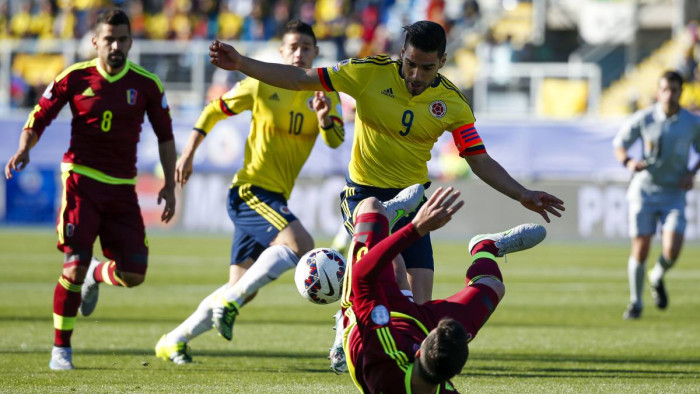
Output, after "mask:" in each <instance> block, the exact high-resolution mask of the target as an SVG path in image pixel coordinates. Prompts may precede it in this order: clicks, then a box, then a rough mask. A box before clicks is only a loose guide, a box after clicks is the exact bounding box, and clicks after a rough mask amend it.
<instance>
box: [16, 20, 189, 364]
mask: <svg viewBox="0 0 700 394" xmlns="http://www.w3.org/2000/svg"><path fill="white" fill-rule="evenodd" d="M131 43H132V39H131V27H130V23H129V18H128V17H127V15H126V14H125V13H124V12H123V11H121V10H111V11H107V12H105V13H103V14H101V15H100V17H99V19H98V20H97V23H96V27H95V36H94V37H93V38H92V44H93V46H94V47H95V49H96V51H97V58H96V59H94V60H90V61H86V62H82V63H76V64H74V65H72V66H70V67H69V68H67V69H66V70H65V71H63V72H62V73H61V74H60V75H59V76H57V77H56V79H55V80H54V81H53V82H52V83H51V85H49V87H48V88H47V89H46V91H45V92H44V94H43V95H42V97H41V99H40V100H39V104H37V105H36V106H35V107H34V110H33V111H32V112H31V114H30V115H29V119H28V120H27V123H26V124H25V126H24V130H23V131H22V134H21V137H20V142H19V149H18V150H17V152H16V153H15V155H14V156H12V158H10V160H9V161H8V162H7V165H6V166H5V177H6V178H7V179H10V178H12V171H13V170H14V171H20V170H22V169H24V167H26V166H27V164H29V151H30V149H31V148H32V147H33V146H34V145H35V144H36V143H37V141H38V140H39V138H40V137H41V135H42V133H43V132H44V130H45V129H46V127H47V126H48V125H49V124H50V123H51V121H52V120H53V119H54V118H55V117H56V115H58V113H59V112H60V110H61V108H63V106H64V105H66V103H68V104H69V105H70V109H71V112H72V114H73V122H72V127H71V141H70V147H69V148H68V151H67V152H66V153H65V154H64V155H63V160H62V162H61V172H62V175H61V180H62V183H63V194H62V197H61V207H60V211H59V214H58V220H57V222H58V223H57V226H56V228H57V232H58V249H59V250H60V251H62V252H63V253H64V255H65V257H64V262H63V272H62V275H61V277H60V278H59V279H58V284H57V285H56V288H55V290H54V302H53V304H54V306H53V317H54V318H53V321H54V331H55V336H54V347H53V350H52V351H51V362H50V363H49V367H50V368H51V369H55V370H65V369H73V368H74V367H73V360H72V349H71V342H70V340H71V335H72V333H73V327H74V325H75V320H76V316H77V314H78V309H79V308H80V310H81V312H82V313H83V315H86V316H87V315H89V314H90V313H92V311H93V310H94V308H95V305H96V303H97V290H98V289H99V287H98V284H99V283H106V284H109V285H112V286H122V287H132V286H136V285H139V284H141V283H142V282H143V280H144V278H145V275H146V268H147V266H148V240H147V238H146V232H145V227H144V223H143V218H142V217H141V211H140V209H139V205H138V200H137V196H136V190H135V185H136V145H137V143H138V141H139V134H140V132H141V124H142V123H143V118H144V114H147V115H148V119H149V121H150V122H151V125H152V126H153V129H154V130H155V133H156V135H157V137H158V142H159V145H158V148H159V153H160V161H161V164H162V166H163V171H164V173H165V186H164V187H163V188H162V189H161V190H160V193H159V194H158V203H159V204H160V202H161V201H165V208H164V210H163V214H162V215H161V220H163V222H166V223H167V222H168V221H170V219H171V218H172V217H173V215H174V214H175V177H174V172H175V160H176V153H175V142H174V141H173V132H172V122H171V119H170V109H169V108H168V103H167V101H166V99H165V93H164V91H163V85H162V84H161V82H160V80H159V79H158V77H157V76H155V75H154V74H152V73H150V72H148V71H146V70H145V69H143V68H142V67H141V66H138V65H136V64H134V63H132V62H130V61H129V60H128V59H127V54H128V52H129V49H130V48H131ZM97 236H99V237H100V243H101V245H102V251H103V254H104V256H105V257H107V258H108V259H110V261H106V262H99V261H97V260H93V262H92V264H91V260H92V248H93V244H94V242H95V239H96V238H97ZM81 293H82V294H81ZM81 300H82V305H81Z"/></svg>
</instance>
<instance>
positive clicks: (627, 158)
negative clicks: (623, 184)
mask: <svg viewBox="0 0 700 394" xmlns="http://www.w3.org/2000/svg"><path fill="white" fill-rule="evenodd" d="M630 160H632V158H630V157H625V160H622V166H623V167H627V163H629V162H630Z"/></svg>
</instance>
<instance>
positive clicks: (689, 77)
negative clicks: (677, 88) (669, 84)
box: [676, 22, 698, 82]
mask: <svg viewBox="0 0 700 394" xmlns="http://www.w3.org/2000/svg"><path fill="white" fill-rule="evenodd" d="M687 32H688V43H687V44H686V47H685V50H684V52H683V57H682V59H681V60H680V61H679V62H678V67H677V68H676V71H678V74H680V75H681V77H683V80H684V81H685V82H692V81H693V80H694V79H695V70H696V69H697V68H698V59H697V55H696V54H697V52H698V25H697V23H695V22H692V23H690V24H689V25H688V30H687Z"/></svg>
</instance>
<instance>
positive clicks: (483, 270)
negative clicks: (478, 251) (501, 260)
mask: <svg viewBox="0 0 700 394" xmlns="http://www.w3.org/2000/svg"><path fill="white" fill-rule="evenodd" d="M479 276H493V277H494V278H497V279H498V280H500V281H501V282H503V275H501V270H500V269H499V268H498V264H497V263H496V262H495V261H494V260H492V259H490V258H488V257H484V258H480V259H476V260H474V262H473V263H472V265H471V266H470V267H469V269H467V279H466V282H467V284H469V282H470V281H471V280H472V279H474V278H477V277H479Z"/></svg>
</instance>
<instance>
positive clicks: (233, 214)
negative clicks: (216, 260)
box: [226, 184, 297, 264]
mask: <svg viewBox="0 0 700 394" xmlns="http://www.w3.org/2000/svg"><path fill="white" fill-rule="evenodd" d="M226 209H227V210H228V216H229V217H230V218H231V221H232V222H233V226H234V230H233V242H232V243H231V264H239V263H242V262H244V261H245V260H247V259H248V258H249V257H250V258H252V259H253V260H256V259H257V258H258V257H259V256H260V253H262V251H263V250H265V249H267V247H268V246H270V242H272V240H273V239H275V237H276V236H277V234H279V232H280V231H282V229H284V228H285V227H287V224H289V223H290V222H293V221H295V220H297V218H296V216H294V214H293V213H292V211H290V210H289V208H288V207H287V199H286V198H284V195H282V194H281V193H274V192H270V191H267V190H265V189H263V188H260V187H257V186H253V185H251V184H244V185H237V186H233V187H232V188H231V189H230V190H229V192H228V202H227V206H226Z"/></svg>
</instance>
